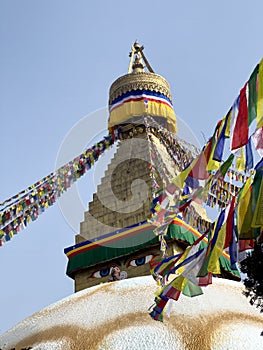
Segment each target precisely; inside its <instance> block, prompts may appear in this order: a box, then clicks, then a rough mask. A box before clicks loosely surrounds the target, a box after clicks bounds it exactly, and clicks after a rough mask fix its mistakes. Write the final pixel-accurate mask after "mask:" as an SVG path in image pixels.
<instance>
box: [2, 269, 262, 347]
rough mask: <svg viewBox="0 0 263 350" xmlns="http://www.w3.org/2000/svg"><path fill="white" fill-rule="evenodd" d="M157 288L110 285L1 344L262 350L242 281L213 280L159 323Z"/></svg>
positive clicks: (258, 324) (135, 282)
mask: <svg viewBox="0 0 263 350" xmlns="http://www.w3.org/2000/svg"><path fill="white" fill-rule="evenodd" d="M156 289H157V286H156V284H155V282H154V280H153V279H152V278H151V277H150V276H148V277H137V278H132V279H127V280H121V281H118V282H112V283H104V284H100V285H98V286H95V287H91V288H88V289H86V290H83V291H81V292H78V293H75V294H73V295H71V296H69V297H67V298H65V299H63V300H61V301H59V302H57V303H55V304H53V305H50V306H49V307H47V308H45V309H43V310H41V311H39V312H37V313H35V314H34V315H32V316H30V317H28V318H27V319H25V320H24V321H22V322H21V323H19V324H17V325H16V326H15V327H13V328H12V329H10V330H9V331H7V332H6V333H4V334H3V335H2V336H1V337H0V348H1V349H2V350H10V349H12V348H15V349H16V350H17V349H21V348H25V347H29V346H31V347H32V348H33V349H34V350H47V349H48V350H53V349H54V350H73V349H74V350H89V349H92V350H106V349H107V350H135V349H136V350H138V349H139V350H140V349H142V350H143V349H151V350H154V349H156V350H157V349H158V350H159V349H162V350H170V349H180V350H183V349H187V350H189V349H191V350H199V349H200V350H211V349H213V350H223V349H224V350H225V349H231V350H235V349H236V350H237V349H238V350H239V349H244V350H246V349H247V350H248V349H251V350H252V349H253V350H255V349H262V348H263V337H262V336H261V332H262V330H263V316H262V315H261V314H260V313H259V311H258V310H257V309H255V308H254V307H252V306H251V305H250V304H249V302H248V300H247V299H246V297H245V296H244V295H242V284H241V283H238V282H234V281H229V280H224V279H219V278H218V279H217V278H214V279H213V284H212V285H210V286H208V287H206V288H203V291H204V294H203V295H201V296H198V297H195V298H187V297H185V296H181V298H180V299H179V301H178V302H175V301H174V302H172V303H171V304H170V305H168V307H167V312H168V313H170V317H168V316H167V315H165V316H164V322H163V323H161V322H158V321H154V320H153V319H152V318H151V317H150V316H149V311H148V308H149V307H150V306H151V305H152V304H153V299H154V292H155V291H156Z"/></svg>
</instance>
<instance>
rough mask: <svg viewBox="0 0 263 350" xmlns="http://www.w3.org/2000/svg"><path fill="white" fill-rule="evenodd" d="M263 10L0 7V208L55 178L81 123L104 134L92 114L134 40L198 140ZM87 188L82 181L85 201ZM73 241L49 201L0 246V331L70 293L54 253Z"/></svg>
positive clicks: (49, 2) (12, 2)
mask: <svg viewBox="0 0 263 350" xmlns="http://www.w3.org/2000/svg"><path fill="white" fill-rule="evenodd" d="M262 13H263V3H262V1H261V0H258V1H255V0H250V1H247V0H221V1H209V0H200V1H195V0H188V1H176V0H170V1H169V0H168V1H165V2H160V1H155V0H150V1H149V0H145V1H141V2H138V1H133V2H125V1H115V0H113V1H102V0H97V1H96V2H95V1H86V0H78V1H72V0H71V1H70V0H38V1H36V0H23V1H21V0H0V43H1V44H0V45H1V46H0V118H1V137H0V149H1V172H0V179H1V187H0V188H1V190H0V201H3V200H5V199H6V198H8V197H10V196H12V195H14V194H16V193H17V192H19V191H21V190H22V189H24V188H26V187H28V186H29V185H31V184H33V183H34V182H36V181H38V180H39V179H41V178H43V177H44V176H46V175H48V174H49V173H50V172H52V171H54V170H55V167H56V159H57V155H58V153H59V149H60V146H61V144H62V143H63V140H64V138H65V136H66V135H68V133H69V132H70V130H72V128H73V129H74V125H76V124H77V123H78V122H79V121H80V120H82V119H83V118H84V117H85V116H88V117H87V118H88V119H87V118H86V119H85V120H86V121H87V120H88V121H89V123H88V124H89V125H88V130H87V140H86V141H85V142H86V144H89V143H90V141H91V139H92V137H93V135H97V134H98V133H100V132H102V133H103V131H104V130H105V129H106V127H107V125H106V118H107V117H106V114H105V120H100V119H99V118H97V117H96V116H94V115H93V114H92V113H93V112H94V111H96V110H98V109H100V108H105V107H106V105H107V100H108V89H109V87H110V85H111V83H112V82H113V81H114V80H115V79H116V78H117V77H118V76H120V75H123V74H125V73H126V72H127V68H128V62H129V58H128V53H129V51H130V47H131V45H132V43H133V42H134V41H135V39H138V40H139V42H140V43H141V44H143V45H144V46H145V54H146V56H147V58H148V59H149V61H150V63H151V65H152V67H153V68H154V70H155V72H156V73H159V74H161V75H163V76H164V77H165V78H166V79H167V80H168V81H169V83H170V85H171V90H172V95H173V103H174V108H175V111H176V113H177V114H178V116H180V118H181V119H183V120H184V122H185V123H186V124H188V125H189V126H190V127H191V129H192V130H193V131H194V133H195V135H196V137H197V138H198V139H199V140H200V142H201V144H203V136H202V133H203V134H204V135H205V136H206V137H207V138H208V137H209V136H210V135H211V134H212V132H213V129H214V126H215V124H216V122H217V121H218V120H219V119H221V118H222V117H223V116H224V114H225V113H226V112H227V111H228V109H229V107H230V106H231V105H232V103H233V101H234V99H235V98H236V97H237V95H238V93H239V90H240V88H241V87H243V85H244V83H245V81H247V80H248V78H249V76H250V74H251V72H252V70H253V68H254V67H255V65H256V64H257V63H258V62H259V61H260V59H261V58H262V56H263V42H262ZM73 151H74V150H73V148H72V152H73ZM70 152H71V151H70V150H69V151H68V156H69V159H68V160H70V159H71V158H70V157H71V156H72V158H73V157H74V156H75V155H77V154H78V153H79V152H77V154H74V153H73V154H72V155H71V153H70ZM105 157H106V156H105ZM96 176H97V175H96ZM96 176H95V177H96ZM96 181H97V179H95V182H96ZM92 191H94V180H93V178H92V176H90V175H87V178H86V179H85V181H84V180H83V184H82V187H81V192H82V195H83V201H84V202H85V201H87V200H88V199H89V196H91V195H92ZM84 192H85V193H84ZM74 234H75V232H74V230H73V229H72V228H71V227H70V226H69V225H68V224H67V222H66V221H65V219H64V216H63V215H62V213H61V211H60V209H59V206H58V205H57V204H55V205H54V206H53V207H51V208H49V209H48V210H47V211H46V212H45V213H44V214H43V215H42V216H41V217H40V218H39V219H38V220H37V221H36V222H34V223H32V224H31V225H30V226H29V227H28V228H27V229H26V230H25V231H22V232H20V233H19V234H18V235H17V236H16V237H15V238H13V239H12V240H11V241H10V242H9V243H6V244H4V245H3V247H1V248H0V266H1V277H0V278H1V312H0V334H1V333H2V332H4V331H6V330H7V329H9V328H10V327H12V326H14V325H15V324H16V323H17V322H19V321H21V320H23V319H24V318H25V317H27V316H29V315H31V314H32V313H34V312H35V311H38V310H40V309H42V308H43V307H45V306H47V305H49V304H50V303H53V302H55V301H57V300H59V299H61V298H63V297H65V296H67V295H70V294H71V293H72V292H73V281H72V280H71V279H69V278H68V277H67V276H66V275H65V270H66V264H67V258H66V256H65V255H64V253H63V249H64V248H65V247H67V246H70V245H72V244H73V243H74Z"/></svg>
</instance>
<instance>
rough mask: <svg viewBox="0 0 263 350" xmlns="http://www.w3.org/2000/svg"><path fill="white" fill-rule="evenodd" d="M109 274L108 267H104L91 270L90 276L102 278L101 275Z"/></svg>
mask: <svg viewBox="0 0 263 350" xmlns="http://www.w3.org/2000/svg"><path fill="white" fill-rule="evenodd" d="M109 274H110V269H109V268H106V269H103V270H98V271H96V272H93V274H92V275H91V277H94V278H103V277H107V276H108V275H109Z"/></svg>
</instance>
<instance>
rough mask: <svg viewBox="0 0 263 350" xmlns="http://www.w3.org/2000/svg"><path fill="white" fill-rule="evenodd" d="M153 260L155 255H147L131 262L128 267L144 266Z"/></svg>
mask: <svg viewBox="0 0 263 350" xmlns="http://www.w3.org/2000/svg"><path fill="white" fill-rule="evenodd" d="M153 258H154V255H152V254H149V255H145V256H142V257H140V258H137V259H133V260H131V261H130V262H129V264H128V266H142V265H145V264H147V263H149V262H150V261H151V260H152V259H153Z"/></svg>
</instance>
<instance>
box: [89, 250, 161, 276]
mask: <svg viewBox="0 0 263 350" xmlns="http://www.w3.org/2000/svg"><path fill="white" fill-rule="evenodd" d="M154 257H155V255H153V254H149V255H145V256H141V257H139V258H137V259H132V260H130V261H129V262H128V263H127V265H126V266H127V267H129V266H133V267H138V266H143V265H145V264H147V263H149V262H151V261H152V260H153V259H154ZM111 269H112V267H108V268H105V269H101V270H98V271H95V272H93V273H92V275H91V276H90V277H91V278H103V277H107V276H109V275H110V274H111Z"/></svg>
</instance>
